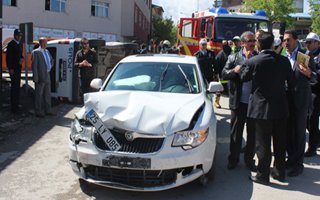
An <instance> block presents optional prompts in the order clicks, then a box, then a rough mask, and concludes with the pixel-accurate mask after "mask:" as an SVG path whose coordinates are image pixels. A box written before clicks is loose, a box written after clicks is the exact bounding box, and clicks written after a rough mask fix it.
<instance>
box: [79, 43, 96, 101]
mask: <svg viewBox="0 0 320 200" xmlns="http://www.w3.org/2000/svg"><path fill="white" fill-rule="evenodd" d="M80 46H81V49H80V50H79V51H78V52H77V54H76V56H75V61H74V66H75V67H76V68H78V69H80V88H81V93H80V94H81V97H82V96H83V94H84V93H87V92H91V91H92V89H91V87H90V82H91V81H92V79H93V78H94V75H95V74H94V73H95V68H94V65H95V64H96V63H97V62H98V59H97V54H96V52H95V51H94V50H93V49H90V46H89V41H88V39H87V38H82V39H81V41H80Z"/></svg>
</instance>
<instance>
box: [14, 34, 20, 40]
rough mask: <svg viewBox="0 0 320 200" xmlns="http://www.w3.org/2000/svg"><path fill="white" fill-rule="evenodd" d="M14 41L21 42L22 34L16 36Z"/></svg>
mask: <svg viewBox="0 0 320 200" xmlns="http://www.w3.org/2000/svg"><path fill="white" fill-rule="evenodd" d="M14 39H16V40H17V41H21V39H22V35H21V34H18V35H15V36H14Z"/></svg>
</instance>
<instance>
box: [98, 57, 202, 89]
mask: <svg viewBox="0 0 320 200" xmlns="http://www.w3.org/2000/svg"><path fill="white" fill-rule="evenodd" d="M109 90H140V91H153V92H173V93H199V92H200V85H199V79H198V75H197V68H196V65H194V64H185V63H164V62H163V63H162V62H161V63H160V62H132V63H120V64H119V65H118V66H117V68H116V69H115V71H114V72H113V73H112V75H111V77H110V79H109V80H108V83H107V84H106V86H105V88H104V91H109Z"/></svg>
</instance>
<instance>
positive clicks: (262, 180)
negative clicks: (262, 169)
mask: <svg viewBox="0 0 320 200" xmlns="http://www.w3.org/2000/svg"><path fill="white" fill-rule="evenodd" d="M249 180H251V181H253V182H255V183H259V184H262V185H269V184H270V181H269V179H267V178H261V177H258V176H249Z"/></svg>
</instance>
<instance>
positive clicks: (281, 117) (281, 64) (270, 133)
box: [240, 32, 294, 185]
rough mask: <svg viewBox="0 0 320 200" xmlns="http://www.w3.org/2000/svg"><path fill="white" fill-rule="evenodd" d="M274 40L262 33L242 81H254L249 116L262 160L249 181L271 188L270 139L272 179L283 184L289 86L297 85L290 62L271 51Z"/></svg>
mask: <svg viewBox="0 0 320 200" xmlns="http://www.w3.org/2000/svg"><path fill="white" fill-rule="evenodd" d="M273 41H274V36H273V35H272V33H268V32H265V33H262V35H261V37H260V38H259V41H258V46H259V50H260V54H259V55H257V56H255V57H253V58H251V59H249V60H248V61H247V62H246V64H245V65H243V66H242V67H241V73H240V76H241V79H242V80H243V81H252V90H251V95H250V100H249V104H248V113H247V116H248V117H249V118H251V119H252V120H253V123H254V125H255V134H256V144H257V145H256V147H257V148H256V150H257V151H256V153H257V156H258V159H259V162H258V167H257V175H256V176H251V177H250V179H251V180H252V181H254V182H257V183H261V184H265V185H267V184H269V176H270V163H271V157H272V154H271V137H272V139H273V150H274V155H275V167H274V169H273V171H272V173H271V175H272V176H273V178H275V179H277V180H279V181H284V179H285V159H286V151H285V144H286V122H287V117H288V116H289V111H288V109H289V108H288V102H287V97H286V84H287V85H288V87H289V88H291V87H292V86H293V84H294V77H293V71H292V69H291V66H290V62H289V61H288V59H286V58H285V57H283V56H281V55H278V54H276V53H275V52H274V51H272V44H273Z"/></svg>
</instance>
